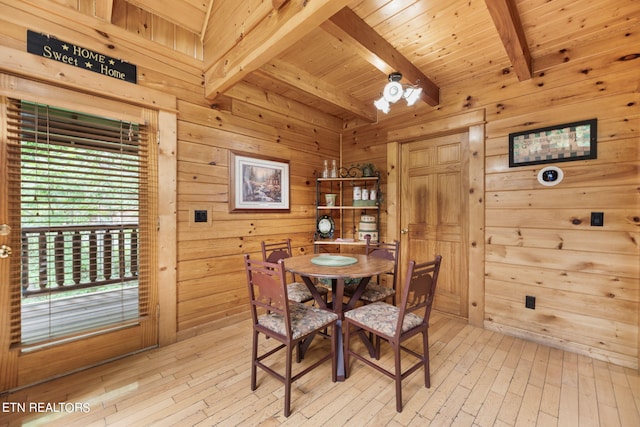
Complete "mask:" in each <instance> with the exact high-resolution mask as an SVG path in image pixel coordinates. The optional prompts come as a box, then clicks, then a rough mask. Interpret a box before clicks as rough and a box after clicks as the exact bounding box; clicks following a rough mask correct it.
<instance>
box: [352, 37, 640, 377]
mask: <svg viewBox="0 0 640 427" xmlns="http://www.w3.org/2000/svg"><path fill="white" fill-rule="evenodd" d="M638 43H640V35H639V34H637V33H636V34H620V36H619V37H615V38H613V39H611V40H602V41H598V42H597V43H594V45H592V49H586V48H585V49H584V50H582V51H576V52H564V53H558V54H553V55H550V56H548V57H544V58H539V59H537V60H535V61H534V68H535V69H536V73H535V76H534V78H533V79H532V80H529V81H524V82H518V81H517V79H516V78H515V76H513V75H510V74H508V73H504V74H500V75H486V76H484V78H482V79H474V80H473V81H463V82H461V83H460V84H458V85H456V86H451V87H444V88H442V93H441V100H442V102H441V105H440V106H438V108H435V109H434V108H429V107H427V106H424V107H419V108H414V109H409V108H407V107H406V106H402V105H400V104H398V105H394V106H393V107H392V112H391V114H392V115H393V116H392V117H390V118H389V119H387V120H381V122H380V124H378V125H376V126H371V127H368V128H367V127H356V128H353V129H350V130H348V131H347V132H345V136H344V142H343V146H344V150H343V156H344V158H345V159H348V160H350V161H351V160H353V161H359V160H361V159H371V158H373V159H375V160H374V161H375V162H376V163H377V164H382V165H385V164H386V153H385V149H384V146H385V145H386V144H387V143H388V142H390V141H394V140H395V135H398V134H402V133H403V132H402V129H405V128H409V127H412V126H414V127H415V126H416V125H420V124H423V125H424V124H425V123H428V122H430V123H436V124H437V123H438V122H439V121H442V120H443V118H445V117H449V118H450V117H452V116H455V115H456V114H460V113H462V112H465V111H472V110H477V109H484V110H485V112H486V147H485V155H486V159H485V169H486V174H485V177H484V179H485V197H484V198H485V204H486V210H485V218H486V220H485V245H486V246H485V251H486V252H485V253H486V257H485V281H484V284H481V283H471V284H470V286H483V285H484V287H485V326H486V327H487V328H491V329H495V330H500V331H503V332H505V333H507V334H512V335H516V336H521V337H524V338H527V339H534V340H536V341H540V342H544V343H546V344H549V345H552V346H557V347H561V348H564V349H568V350H570V351H576V352H579V353H582V354H587V355H590V356H593V357H596V358H600V359H605V360H609V361H612V362H614V363H620V364H623V365H626V366H632V367H637V366H638V339H639V337H638V325H639V301H640V273H639V268H640V267H639V266H640V250H639V246H640V239H639V238H640V232H639V230H640V198H639V193H638V185H639V184H640V174H639V169H638V166H639V164H640V162H639V160H640V108H639V105H640V94H639V93H638V81H639V80H638V78H639V75H640V74H639V73H638V67H639V66H640V59H638V56H637V55H634V53H636V51H637V46H638ZM593 48H596V49H597V50H594V49H593ZM400 110H404V111H403V112H400ZM591 118H597V119H598V158H597V160H588V161H575V162H567V163H558V164H556V165H557V166H560V167H561V168H562V169H563V170H564V174H565V175H564V181H563V182H562V183H561V184H559V185H557V186H555V187H543V186H541V185H539V184H538V182H537V179H536V176H537V172H538V171H539V170H540V168H541V167H543V166H547V165H542V166H524V167H516V168H509V162H508V135H509V133H511V132H518V131H522V130H528V129H535V128H541V127H545V126H551V125H557V124H562V123H569V122H574V121H579V120H584V119H591ZM425 127H427V126H425ZM429 127H430V128H433V126H429ZM444 130H445V129H443V131H444ZM392 166H393V165H392ZM591 212H604V218H605V221H604V226H603V227H591V226H590V213H591ZM526 295H531V296H535V297H536V309H535V310H530V309H526V308H525V296H526Z"/></svg>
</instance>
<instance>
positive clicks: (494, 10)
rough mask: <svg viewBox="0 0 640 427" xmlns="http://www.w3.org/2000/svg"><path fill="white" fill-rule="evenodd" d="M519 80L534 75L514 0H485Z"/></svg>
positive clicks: (527, 78)
mask: <svg viewBox="0 0 640 427" xmlns="http://www.w3.org/2000/svg"><path fill="white" fill-rule="evenodd" d="M485 3H486V4H487V9H489V13H490V14H491V18H492V19H493V23H494V24H495V26H496V29H497V30H498V34H499V35H500V38H501V39H502V44H503V45H504V48H505V50H506V51H507V55H508V56H509V59H510V60H511V66H512V67H513V70H514V71H515V73H516V76H517V77H518V80H519V81H524V80H529V79H531V75H532V65H531V52H529V47H528V46H527V38H526V37H525V35H524V29H523V28H522V23H521V22H520V15H519V14H518V9H517V8H516V5H515V2H514V0H485Z"/></svg>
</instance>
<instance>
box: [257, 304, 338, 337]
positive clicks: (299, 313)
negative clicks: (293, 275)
mask: <svg viewBox="0 0 640 427" xmlns="http://www.w3.org/2000/svg"><path fill="white" fill-rule="evenodd" d="M289 315H290V316H291V333H292V338H293V339H298V338H301V337H304V336H305V335H308V334H310V333H311V332H314V331H317V330H319V329H323V328H324V327H325V326H327V325H329V324H330V323H331V322H333V321H334V320H337V319H338V315H337V314H335V313H332V312H330V311H327V310H323V309H320V308H317V307H311V306H308V305H304V304H301V303H298V302H291V303H290V304H289ZM258 324H260V325H261V326H264V327H265V328H267V329H270V330H272V331H274V332H276V333H278V334H281V335H285V336H286V329H285V324H284V317H283V316H282V315H280V314H277V313H269V314H265V315H263V316H260V317H258Z"/></svg>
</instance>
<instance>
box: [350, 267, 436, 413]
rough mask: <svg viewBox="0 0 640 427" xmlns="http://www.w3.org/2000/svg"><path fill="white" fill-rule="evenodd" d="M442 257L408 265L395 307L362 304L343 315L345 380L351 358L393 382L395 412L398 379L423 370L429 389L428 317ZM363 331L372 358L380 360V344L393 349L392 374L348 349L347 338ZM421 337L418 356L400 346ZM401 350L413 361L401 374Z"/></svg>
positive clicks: (399, 398) (399, 407) (398, 405)
mask: <svg viewBox="0 0 640 427" xmlns="http://www.w3.org/2000/svg"><path fill="white" fill-rule="evenodd" d="M441 262H442V257H441V256H440V255H438V256H436V257H435V259H434V260H433V261H429V262H425V263H421V264H416V262H415V261H410V262H409V267H408V270H407V277H406V282H405V285H404V287H403V289H402V301H401V303H400V306H399V307H396V306H394V305H391V304H389V303H386V302H376V303H373V304H365V305H363V306H360V307H357V308H355V309H353V310H350V311H347V312H346V313H345V315H344V325H343V330H344V331H345V339H344V340H345V362H344V363H345V377H348V376H349V371H350V366H349V360H350V358H351V357H352V356H353V357H354V358H355V359H358V360H360V361H362V362H363V363H365V364H366V365H368V366H371V367H372V368H374V369H376V370H378V371H380V372H382V373H383V374H385V375H387V376H389V377H391V378H393V379H395V383H396V410H397V411H398V412H402V380H403V379H405V378H406V377H407V376H409V375H410V374H412V373H413V372H415V371H417V370H418V369H420V367H423V368H424V385H425V387H427V388H429V387H431V376H430V373H429V334H428V330H429V316H430V314H431V307H432V305H433V297H434V294H435V291H436V284H437V283H438V274H439V272H440V264H441ZM361 331H367V332H369V333H371V334H373V336H374V337H375V341H376V342H375V349H376V353H375V357H374V359H376V360H378V361H379V360H380V342H381V340H382V341H386V342H388V343H389V344H390V345H391V347H392V348H393V357H394V360H395V368H394V370H393V372H392V371H391V370H389V369H386V368H385V367H383V366H382V364H381V363H377V362H374V361H373V360H372V358H371V357H369V355H366V356H365V355H363V354H361V353H359V352H358V351H355V350H352V349H351V345H350V344H351V337H352V336H353V335H354V332H356V334H355V335H357V333H358V332H361ZM419 334H420V335H422V353H420V352H419V350H418V351H415V350H413V349H410V348H408V347H407V346H406V345H405V344H404V343H405V341H406V340H408V339H409V338H411V337H414V336H416V335H419ZM402 351H404V352H406V353H408V354H410V355H411V356H413V357H414V358H416V359H417V362H415V363H414V364H412V365H411V366H410V367H409V368H408V369H406V370H405V371H404V372H403V370H402V367H401V363H400V362H401V356H402Z"/></svg>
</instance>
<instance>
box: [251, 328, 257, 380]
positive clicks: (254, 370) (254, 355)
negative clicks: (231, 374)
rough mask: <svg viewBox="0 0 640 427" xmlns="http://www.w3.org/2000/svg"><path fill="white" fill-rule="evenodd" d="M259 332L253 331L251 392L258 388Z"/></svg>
mask: <svg viewBox="0 0 640 427" xmlns="http://www.w3.org/2000/svg"><path fill="white" fill-rule="evenodd" d="M257 363H258V332H256V331H253V348H252V350H251V391H255V389H256V388H257V380H256V377H257V370H258V365H257Z"/></svg>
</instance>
